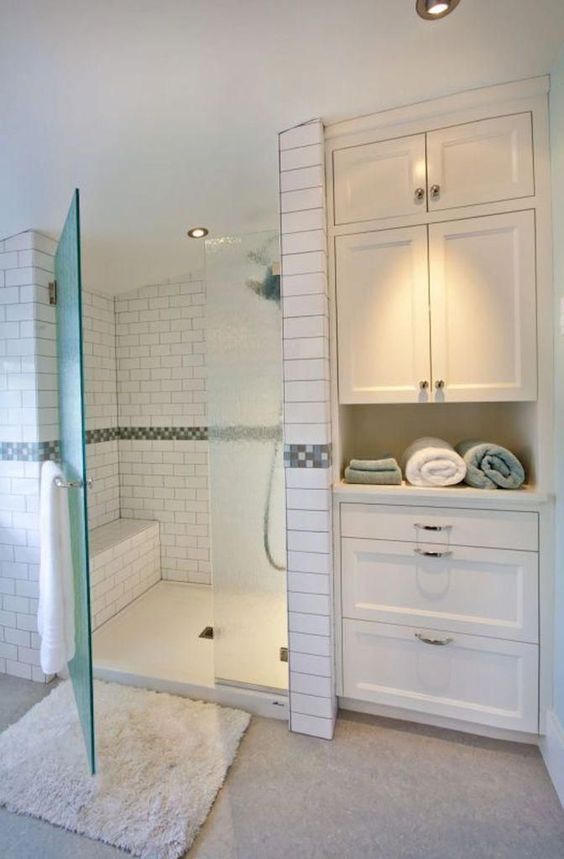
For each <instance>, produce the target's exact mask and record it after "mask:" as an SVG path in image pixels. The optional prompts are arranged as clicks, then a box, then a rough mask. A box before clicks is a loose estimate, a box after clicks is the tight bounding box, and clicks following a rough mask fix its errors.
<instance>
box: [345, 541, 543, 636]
mask: <svg viewBox="0 0 564 859" xmlns="http://www.w3.org/2000/svg"><path fill="white" fill-rule="evenodd" d="M416 548H417V547H416V546H415V545H413V544H409V543H399V542H391V541H386V540H359V539H353V538H343V539H342V540H341V593H342V611H343V616H344V617H348V618H356V619H359V620H372V621H383V622H386V623H394V624H406V625H408V626H412V625H413V624H422V625H423V626H425V627H435V628H437V629H444V630H453V631H458V632H463V633H471V634H473V635H486V636H494V637H497V638H504V639H510V640H513V641H528V642H530V643H533V644H536V643H537V642H538V556H537V554H536V553H534V552H513V551H510V550H507V549H475V548H468V547H462V548H460V547H453V548H451V550H450V552H451V554H449V555H447V556H445V557H442V558H436V557H424V556H422V555H419V554H417V552H416ZM423 551H425V550H423Z"/></svg>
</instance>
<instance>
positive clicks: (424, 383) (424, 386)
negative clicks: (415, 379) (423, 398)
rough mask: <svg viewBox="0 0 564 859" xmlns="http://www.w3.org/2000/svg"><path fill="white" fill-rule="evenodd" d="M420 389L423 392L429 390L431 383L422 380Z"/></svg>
mask: <svg viewBox="0 0 564 859" xmlns="http://www.w3.org/2000/svg"><path fill="white" fill-rule="evenodd" d="M419 387H420V388H421V390H422V391H425V390H427V388H428V387H429V382H428V381H427V379H422V380H421V381H420V382H419Z"/></svg>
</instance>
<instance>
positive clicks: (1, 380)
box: [0, 231, 58, 681]
mask: <svg viewBox="0 0 564 859" xmlns="http://www.w3.org/2000/svg"><path fill="white" fill-rule="evenodd" d="M55 249H56V243H55V242H54V241H53V240H52V239H50V238H48V237H46V236H43V235H40V234H39V233H36V232H32V231H28V232H25V233H20V234H18V235H16V236H13V237H11V238H8V239H5V240H3V241H0V403H1V405H0V673H8V674H13V675H15V676H18V677H23V678H26V679H28V680H37V681H45V680H46V679H48V678H47V677H46V676H45V675H44V674H43V672H42V671H41V668H40V666H39V637H38V635H37V600H38V573H39V521H38V500H39V476H40V468H41V463H40V462H37V461H26V458H28V459H31V457H32V456H37V443H39V442H49V441H54V440H55V439H57V438H58V421H57V376H56V358H55V355H56V329H55V313H54V308H53V307H50V306H49V298H48V284H49V281H50V280H52V279H53V255H54V253H55ZM24 443H28V445H29V446H28V447H27V448H26V446H25V444H24ZM32 445H33V446H34V447H35V453H32V452H31V451H32V447H31V446H32Z"/></svg>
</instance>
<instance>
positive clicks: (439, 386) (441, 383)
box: [435, 379, 445, 391]
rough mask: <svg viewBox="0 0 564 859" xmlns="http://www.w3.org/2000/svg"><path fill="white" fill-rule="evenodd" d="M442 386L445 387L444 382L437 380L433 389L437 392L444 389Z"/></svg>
mask: <svg viewBox="0 0 564 859" xmlns="http://www.w3.org/2000/svg"><path fill="white" fill-rule="evenodd" d="M444 386H445V383H444V380H443V379H437V381H436V382H435V388H436V389H437V391H441V390H442V389H443V388H444Z"/></svg>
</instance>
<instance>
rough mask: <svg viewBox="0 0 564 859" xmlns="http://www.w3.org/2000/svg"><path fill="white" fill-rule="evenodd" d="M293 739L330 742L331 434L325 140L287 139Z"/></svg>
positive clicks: (303, 132) (312, 130) (283, 177)
mask: <svg viewBox="0 0 564 859" xmlns="http://www.w3.org/2000/svg"><path fill="white" fill-rule="evenodd" d="M279 157H280V240H281V251H282V266H281V269H282V315H283V371H284V441H285V465H286V470H285V474H286V525H287V568H288V630H289V632H288V635H289V639H288V644H289V669H290V730H292V731H296V732H298V733H302V734H309V735H311V736H315V737H322V738H324V739H331V738H332V736H333V732H334V727H335V718H336V712H337V699H336V695H335V660H334V649H333V619H332V606H333V598H332V581H333V578H332V533H331V469H330V467H329V466H330V462H331V424H330V402H329V397H330V393H329V390H330V386H329V310H328V285H327V236H326V217H325V169H324V133H323V124H322V123H321V121H320V120H313V121H311V122H307V123H305V124H304V125H299V126H297V127H295V128H291V129H288V130H287V131H283V132H282V133H281V134H280V135H279Z"/></svg>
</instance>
